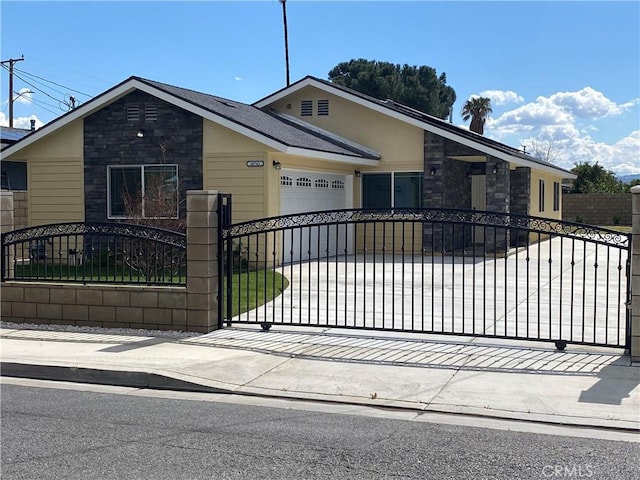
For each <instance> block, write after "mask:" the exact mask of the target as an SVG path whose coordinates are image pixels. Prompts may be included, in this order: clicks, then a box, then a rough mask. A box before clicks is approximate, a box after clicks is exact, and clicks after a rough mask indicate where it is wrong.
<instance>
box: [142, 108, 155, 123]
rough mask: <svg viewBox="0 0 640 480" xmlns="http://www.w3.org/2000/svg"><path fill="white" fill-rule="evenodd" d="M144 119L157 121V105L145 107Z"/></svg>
mask: <svg viewBox="0 0 640 480" xmlns="http://www.w3.org/2000/svg"><path fill="white" fill-rule="evenodd" d="M144 119H145V120H151V121H153V120H157V119H158V106H157V105H145V107H144Z"/></svg>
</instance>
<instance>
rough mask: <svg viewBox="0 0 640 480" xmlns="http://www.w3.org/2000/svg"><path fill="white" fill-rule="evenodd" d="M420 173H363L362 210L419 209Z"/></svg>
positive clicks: (420, 193)
mask: <svg viewBox="0 0 640 480" xmlns="http://www.w3.org/2000/svg"><path fill="white" fill-rule="evenodd" d="M422 182H423V173H422V172H392V173H365V174H363V175H362V208H420V207H422V205H423V202H422Z"/></svg>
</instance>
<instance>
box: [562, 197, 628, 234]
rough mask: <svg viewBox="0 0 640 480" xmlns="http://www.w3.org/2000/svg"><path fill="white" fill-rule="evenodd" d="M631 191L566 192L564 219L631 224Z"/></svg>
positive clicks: (595, 222) (605, 224) (592, 223)
mask: <svg viewBox="0 0 640 480" xmlns="http://www.w3.org/2000/svg"><path fill="white" fill-rule="evenodd" d="M631 204H632V202H631V193H565V194H564V195H562V219H563V220H566V221H568V222H579V223H589V224H591V225H600V226H611V225H627V226H628V225H631Z"/></svg>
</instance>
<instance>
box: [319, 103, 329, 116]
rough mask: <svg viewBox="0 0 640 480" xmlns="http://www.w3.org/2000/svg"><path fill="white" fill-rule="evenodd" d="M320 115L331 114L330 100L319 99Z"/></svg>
mask: <svg viewBox="0 0 640 480" xmlns="http://www.w3.org/2000/svg"><path fill="white" fill-rule="evenodd" d="M318 115H324V116H326V115H329V100H318Z"/></svg>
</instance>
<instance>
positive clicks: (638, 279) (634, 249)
mask: <svg viewBox="0 0 640 480" xmlns="http://www.w3.org/2000/svg"><path fill="white" fill-rule="evenodd" d="M631 193H632V194H633V195H632V200H631V201H632V202H633V207H632V209H633V210H632V219H631V222H632V225H633V227H632V233H631V312H630V315H631V332H630V335H631V352H630V354H631V361H632V362H640V185H636V186H635V187H631Z"/></svg>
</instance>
